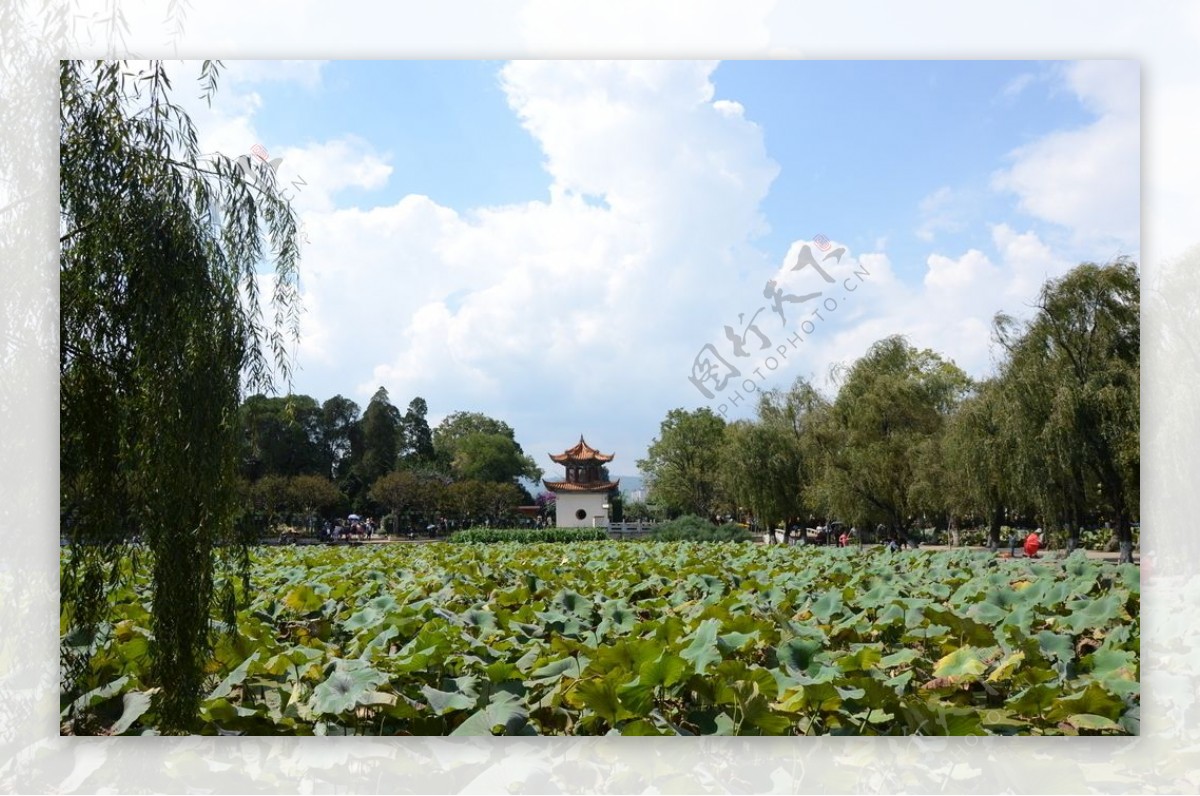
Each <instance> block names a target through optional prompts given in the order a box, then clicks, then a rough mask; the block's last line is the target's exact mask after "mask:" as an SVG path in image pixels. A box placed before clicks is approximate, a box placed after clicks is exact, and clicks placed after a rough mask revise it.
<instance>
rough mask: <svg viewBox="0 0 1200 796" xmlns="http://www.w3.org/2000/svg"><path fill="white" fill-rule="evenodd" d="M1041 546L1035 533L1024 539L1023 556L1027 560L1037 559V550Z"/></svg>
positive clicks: (1039, 539)
mask: <svg viewBox="0 0 1200 796" xmlns="http://www.w3.org/2000/svg"><path fill="white" fill-rule="evenodd" d="M1041 546H1042V540H1041V538H1040V537H1039V536H1038V534H1037V531H1034V532H1033V533H1031V534H1029V535H1028V536H1026V537H1025V556H1026V557H1027V558H1037V554H1038V550H1039V549H1040V548H1041Z"/></svg>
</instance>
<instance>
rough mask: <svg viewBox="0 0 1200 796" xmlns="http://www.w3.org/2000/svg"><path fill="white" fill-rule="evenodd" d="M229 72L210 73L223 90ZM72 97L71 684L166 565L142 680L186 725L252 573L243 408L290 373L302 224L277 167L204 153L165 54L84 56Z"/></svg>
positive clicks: (165, 721)
mask: <svg viewBox="0 0 1200 796" xmlns="http://www.w3.org/2000/svg"><path fill="white" fill-rule="evenodd" d="M218 71H219V64H216V63H211V62H205V63H204V64H203V66H202V68H201V70H200V82H201V87H202V93H203V95H204V96H205V97H207V98H208V99H210V100H211V97H212V94H213V92H215V91H216V87H217V76H218ZM60 89H61V97H60V101H61V119H60V122H61V127H60V139H59V143H60V236H61V255H60V299H61V326H60V333H61V354H60V361H59V368H60V379H61V388H60V400H61V406H60V408H61V454H60V455H61V483H62V497H61V503H62V512H63V532H64V534H66V535H67V536H68V537H69V538H70V539H71V540H72V542H73V543H74V544H73V545H72V548H71V550H70V553H69V554H68V555H67V556H66V557H65V561H64V567H63V574H62V581H61V583H62V585H61V595H62V611H63V615H64V620H66V622H67V623H68V627H69V628H70V631H69V632H68V633H67V634H66V636H65V640H64V645H63V657H62V662H63V670H64V690H65V692H66V695H67V696H70V695H71V693H72V691H73V690H74V691H77V690H78V689H80V688H83V687H86V686H88V685H95V684H94V683H91V684H90V683H89V682H88V678H89V649H90V647H91V644H92V642H93V641H94V639H95V637H96V634H97V633H100V632H103V627H104V625H103V624H102V621H101V620H102V619H103V617H102V613H103V611H104V608H103V606H104V600H103V595H104V592H105V590H106V589H107V588H108V587H109V586H110V585H111V582H112V579H114V578H119V577H127V576H128V575H129V574H130V572H131V571H136V570H137V569H138V568H140V567H148V568H149V570H150V577H151V582H152V594H153V596H152V608H151V619H150V622H151V625H152V627H151V628H150V630H151V631H152V634H153V643H152V644H151V646H150V656H151V666H150V670H149V675H148V679H149V680H150V681H151V682H143V683H141V685H142V686H144V687H145V688H147V689H149V688H151V687H156V688H158V689H159V690H158V691H157V692H156V696H155V699H154V702H153V704H152V706H151V709H150V710H151V713H152V714H153V715H154V717H155V718H156V720H157V724H158V726H159V727H161V728H163V729H165V730H167V731H171V732H186V731H187V730H188V728H189V726H190V725H191V723H192V722H193V721H194V718H195V715H196V712H197V709H198V706H199V701H200V697H201V693H202V688H203V686H204V666H205V664H206V662H207V660H208V657H209V654H210V652H209V651H210V648H211V638H210V628H211V627H212V623H211V618H212V612H213V609H214V608H215V607H220V608H221V609H222V610H223V613H224V615H225V616H226V618H229V619H232V614H233V611H234V607H235V599H236V590H237V589H238V588H245V585H246V584H245V582H244V580H242V579H244V578H246V577H247V574H248V573H247V569H246V565H247V559H246V547H245V545H244V544H239V543H238V542H240V541H242V540H239V539H238V538H237V536H238V534H237V532H236V530H235V528H236V523H235V519H236V517H235V515H236V511H237V500H236V496H235V484H236V471H237V457H238V438H237V429H238V423H237V412H238V405H239V400H240V397H241V395H242V394H243V392H244V391H249V390H259V389H264V388H269V387H270V384H271V382H272V380H273V378H276V377H279V378H283V379H287V378H288V358H287V353H286V352H287V345H288V344H289V342H290V341H291V340H292V339H294V338H295V337H296V332H297V328H298V324H297V313H298V301H297V296H298V294H297V283H296V265H297V259H298V249H297V237H296V219H295V215H294V213H293V211H292V209H291V208H290V206H289V204H288V202H287V201H286V200H285V199H284V198H283V197H282V195H281V192H280V191H279V190H278V188H277V186H276V185H275V183H274V181H273V175H272V172H271V170H270V169H269V168H267V167H266V166H265V164H254V165H252V166H251V167H250V168H247V167H246V162H245V161H243V162H242V163H241V164H239V163H237V162H235V161H233V160H231V159H230V158H228V157H225V156H220V155H216V156H214V155H202V154H201V153H200V151H199V147H198V145H197V134H196V130H195V127H194V126H193V124H192V122H191V119H190V118H189V117H188V115H187V113H186V112H184V110H183V109H182V108H181V107H179V106H178V105H177V104H175V103H174V102H172V100H171V91H172V89H171V83H170V80H169V79H168V75H167V73H166V71H165V70H164V67H163V65H162V64H161V63H157V62H155V63H151V64H149V65H148V66H145V67H143V68H142V69H141V71H136V72H135V71H134V67H132V66H130V65H127V64H125V63H123V62H98V63H92V64H85V63H82V62H78V61H64V62H62V64H61V68H60ZM272 272H273V280H271V281H270V282H269V283H268V284H270V285H272V287H271V288H270V289H269V290H264V291H260V289H259V285H260V283H261V282H262V281H263V280H264V277H270V276H271V274H272ZM263 293H269V295H267V296H264V295H262V294H263ZM237 572H240V573H241V576H242V579H239V578H235V577H232V576H233V575H234V574H235V573H237ZM222 573H227V574H228V575H229V576H230V577H222ZM217 583H223V584H226V586H225V587H224V588H221V589H217V588H216V584H217Z"/></svg>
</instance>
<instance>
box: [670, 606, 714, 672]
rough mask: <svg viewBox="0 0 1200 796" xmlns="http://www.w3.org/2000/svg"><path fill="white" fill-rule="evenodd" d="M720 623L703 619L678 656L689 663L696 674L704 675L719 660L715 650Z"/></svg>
mask: <svg viewBox="0 0 1200 796" xmlns="http://www.w3.org/2000/svg"><path fill="white" fill-rule="evenodd" d="M720 626H721V623H720V622H718V621H717V620H716V619H705V620H704V621H703V622H701V623H700V626H699V627H697V628H696V632H695V633H693V634H692V642H691V643H690V644H689V645H688V646H687V648H686V649H684V650H683V651H682V652H681V653H680V655H681V656H682V657H683V658H685V659H686V660H688V661H690V662H691V664H692V668H693V669H694V670H695V672H696V673H697V674H704V672H705V671H707V670H708V667H709V666H711V665H712V664H714V663H716V662H717V661H719V660H721V652H720V650H719V649H718V648H717V631H718V630H719V629H720Z"/></svg>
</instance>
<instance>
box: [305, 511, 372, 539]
mask: <svg viewBox="0 0 1200 796" xmlns="http://www.w3.org/2000/svg"><path fill="white" fill-rule="evenodd" d="M378 531H379V525H378V524H377V523H376V522H375V519H374V518H373V517H367V518H366V519H365V520H364V519H363V518H361V517H359V516H358V515H354V514H352V515H350V517H348V518H347V519H345V520H337V521H329V520H327V521H326V522H325V526H324V527H323V528H322V529H321V533H320V538H321V541H323V542H340V541H349V540H351V539H367V540H370V539H371V538H372V537H374V536H375V534H376V533H378Z"/></svg>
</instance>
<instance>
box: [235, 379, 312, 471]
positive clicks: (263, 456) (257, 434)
mask: <svg viewBox="0 0 1200 796" xmlns="http://www.w3.org/2000/svg"><path fill="white" fill-rule="evenodd" d="M238 415H239V419H240V421H241V429H242V434H243V441H244V445H245V448H244V453H243V459H242V473H243V475H245V476H246V477H247V478H249V479H251V480H255V479H258V478H261V477H262V476H264V475H284V476H293V475H300V474H302V473H308V474H325V475H327V474H328V473H329V471H330V468H331V467H332V462H331V460H330V459H329V455H328V451H327V450H326V447H325V445H324V440H323V436H324V434H323V428H322V415H321V407H320V405H318V404H317V402H316V401H315V400H314V399H313V398H311V397H309V396H307V395H288V396H284V397H275V398H271V397H267V396H265V395H262V394H259V395H252V396H250V397H249V398H247V399H246V400H245V401H244V402H243V403H242V406H241V408H240V410H239V412H238Z"/></svg>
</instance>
